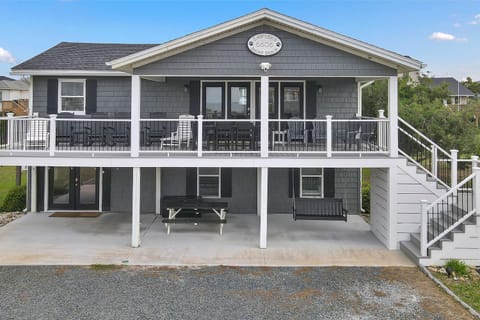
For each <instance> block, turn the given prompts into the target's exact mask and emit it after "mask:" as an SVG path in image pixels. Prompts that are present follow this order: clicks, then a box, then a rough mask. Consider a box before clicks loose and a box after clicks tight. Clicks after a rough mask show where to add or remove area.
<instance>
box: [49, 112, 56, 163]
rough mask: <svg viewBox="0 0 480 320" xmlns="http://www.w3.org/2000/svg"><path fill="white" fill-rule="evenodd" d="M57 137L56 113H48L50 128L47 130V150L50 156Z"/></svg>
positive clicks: (53, 150)
mask: <svg viewBox="0 0 480 320" xmlns="http://www.w3.org/2000/svg"><path fill="white" fill-rule="evenodd" d="M56 138H57V115H56V114H51V115H50V130H49V139H50V141H49V142H48V144H49V150H50V156H51V157H53V156H54V155H55V142H56V141H55V140H56Z"/></svg>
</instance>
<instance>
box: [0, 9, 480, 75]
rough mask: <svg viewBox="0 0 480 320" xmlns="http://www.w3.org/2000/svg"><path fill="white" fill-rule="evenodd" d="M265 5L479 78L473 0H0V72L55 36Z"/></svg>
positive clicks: (191, 25)
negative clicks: (0, 16)
mask: <svg viewBox="0 0 480 320" xmlns="http://www.w3.org/2000/svg"><path fill="white" fill-rule="evenodd" d="M264 7H267V8H270V9H273V10H276V11H279V12H281V13H284V14H287V15H290V16H292V17H295V18H298V19H301V20H304V21H307V22H309V23H313V24H316V25H318V26H321V27H324V28H327V29H330V30H333V31H335V32H339V33H342V34H344V35H348V36H351V37H354V38H357V39H359V40H362V41H366V42H369V43H371V44H374V45H377V46H380V47H382V48H385V49H389V50H392V51H395V52H398V53H401V54H405V55H409V56H412V57H414V58H416V59H419V60H421V61H423V62H424V63H426V64H427V67H426V68H425V70H426V71H430V73H431V74H432V75H434V76H454V77H457V78H459V79H463V78H465V77H466V76H471V77H472V78H473V79H474V80H477V81H478V80H480V0H456V1H446V0H436V1H434V0H431V1H421V0H417V1H413V0H399V1H396V0H389V1H387V0H357V1H353V0H351V1H347V0H330V1H321V0H317V1H307V0H283V1H282V0H270V1H254V0H243V1H228V0H223V1H220V0H216V1H199V0H197V1H181V0H176V1H172V0H170V1H167V0H163V1H162V0H157V1H154V0H150V1H106V0H104V1H88V0H57V1H54V0H43V1H40V0H37V1H12V0H2V1H0V12H1V15H2V17H3V19H2V20H3V23H2V27H1V28H0V75H8V73H9V70H10V68H11V67H12V66H14V65H15V64H17V63H20V62H22V61H25V60H27V59H29V58H31V57H33V56H34V55H36V54H39V53H40V52H42V51H44V50H46V49H48V48H49V47H52V46H54V45H55V44H57V43H58V42H61V41H77V42H122V43H161V42H165V41H167V40H170V39H173V38H177V37H180V36H182V35H185V34H188V33H191V32H194V31H197V30H199V29H203V28H207V27H210V26H213V25H215V24H218V23H221V22H224V21H226V20H229V19H233V18H236V17H238V16H240V15H244V14H247V13H250V12H252V11H255V10H258V9H260V8H264Z"/></svg>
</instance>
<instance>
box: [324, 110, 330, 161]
mask: <svg viewBox="0 0 480 320" xmlns="http://www.w3.org/2000/svg"><path fill="white" fill-rule="evenodd" d="M325 118H327V157H329V158H330V157H331V156H332V116H325Z"/></svg>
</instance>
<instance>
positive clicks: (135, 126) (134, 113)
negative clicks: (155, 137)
mask: <svg viewBox="0 0 480 320" xmlns="http://www.w3.org/2000/svg"><path fill="white" fill-rule="evenodd" d="M140 85H141V79H140V76H138V75H132V102H131V113H130V114H131V132H130V139H131V142H130V146H131V156H132V157H138V155H139V150H140V92H141V91H140Z"/></svg>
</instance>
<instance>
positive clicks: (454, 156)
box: [450, 149, 458, 187]
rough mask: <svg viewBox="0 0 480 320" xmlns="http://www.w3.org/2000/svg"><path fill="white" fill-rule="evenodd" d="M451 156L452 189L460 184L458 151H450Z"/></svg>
mask: <svg viewBox="0 0 480 320" xmlns="http://www.w3.org/2000/svg"><path fill="white" fill-rule="evenodd" d="M450 155H451V156H452V168H451V170H452V176H451V180H452V181H451V187H454V186H456V185H457V184H458V171H457V170H458V150H455V149H454V150H450Z"/></svg>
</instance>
